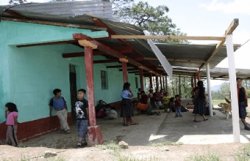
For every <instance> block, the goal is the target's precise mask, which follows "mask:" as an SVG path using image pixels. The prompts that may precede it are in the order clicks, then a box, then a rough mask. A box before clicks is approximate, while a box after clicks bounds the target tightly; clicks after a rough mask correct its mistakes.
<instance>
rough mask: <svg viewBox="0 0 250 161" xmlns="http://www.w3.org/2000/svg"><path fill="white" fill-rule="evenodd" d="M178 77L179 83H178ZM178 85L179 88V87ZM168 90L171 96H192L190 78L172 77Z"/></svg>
mask: <svg viewBox="0 0 250 161" xmlns="http://www.w3.org/2000/svg"><path fill="white" fill-rule="evenodd" d="M179 79H180V84H179ZM179 87H180V88H179ZM168 92H169V94H170V95H171V96H175V95H177V94H178V95H181V97H182V98H191V97H192V87H191V80H190V79H188V78H185V77H180V78H179V77H173V78H172V79H171V80H170V81H169V84H168Z"/></svg>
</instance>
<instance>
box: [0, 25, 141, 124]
mask: <svg viewBox="0 0 250 161" xmlns="http://www.w3.org/2000/svg"><path fill="white" fill-rule="evenodd" d="M8 23H10V22H4V25H3V23H2V22H1V23H0V107H1V108H0V122H2V121H4V110H3V109H4V108H3V107H4V104H5V103H6V102H8V101H13V102H15V103H16V104H17V105H18V108H19V111H20V116H19V122H25V121H31V120H36V119H39V118H44V117H48V116H49V110H48V101H49V99H50V98H51V96H52V90H53V89H54V88H61V89H62V92H63V96H64V97H65V98H66V101H67V102H68V106H70V85H69V64H74V65H76V69H77V87H78V88H86V79H85V68H84V59H83V57H79V58H72V59H63V58H62V53H66V52H79V51H83V49H81V48H79V47H76V46H73V45H50V46H37V47H26V48H16V47H14V46H13V45H9V44H13V43H14V42H18V43H20V44H21V43H27V42H31V41H29V39H28V38H24V41H23V39H21V38H20V37H19V36H18V35H17V39H11V40H9V39H7V37H14V35H15V34H16V33H19V32H17V31H15V33H12V32H11V31H12V28H11V27H13V26H14V27H15V29H16V30H19V27H16V26H15V25H14V24H13V23H12V22H11V23H10V24H9V25H10V26H9V28H6V27H8ZM21 25H22V24H21ZM24 26H26V29H25V27H24ZM24 26H22V27H21V30H22V32H21V31H20V32H21V35H25V33H26V34H28V35H30V39H31V38H32V36H31V35H32V34H30V33H33V30H32V29H31V28H29V25H27V24H24ZM31 26H33V24H31ZM41 26H42V27H44V25H41ZM3 27H4V28H3ZM37 27H38V28H39V25H38V26H37ZM47 27H48V26H47ZM52 28H54V27H53V26H52ZM3 29H4V30H3ZM24 29H25V30H24ZM66 29H67V28H66ZM66 29H64V30H66ZM60 30H61V29H60ZM70 30H71V29H70ZM2 31H4V32H2ZM23 32H25V33H23ZM55 32H56V33H57V30H55ZM72 32H73V31H72ZM81 32H82V33H84V32H89V31H86V30H81ZM53 33H54V32H53V31H51V33H50V34H53ZM98 34H99V33H98ZM6 35H9V36H6ZM71 35H72V33H71ZM43 36H44V35H43ZM47 36H48V37H47V38H46V36H44V38H43V40H45V39H46V41H49V39H51V38H54V39H57V38H58V37H57V34H56V35H54V36H51V35H47ZM41 37H42V35H41ZM34 38H37V39H38V37H36V35H34ZM59 38H62V37H60V36H59ZM62 39H63V38H62ZM32 41H33V40H32ZM37 41H38V42H40V39H38V40H37ZM95 59H96V60H98V59H103V58H101V57H95ZM105 65H107V64H98V65H95V66H94V81H95V100H96V101H98V100H100V99H103V100H105V101H107V102H115V101H119V100H120V93H121V89H122V84H123V82H122V72H120V71H119V70H118V69H107V68H106V66H105ZM108 65H110V64H108ZM101 70H105V71H107V72H108V78H109V79H108V80H109V84H108V86H109V88H108V89H107V90H102V89H101V82H100V79H101V78H100V71H101ZM135 77H136V76H135V75H134V74H132V75H129V80H130V82H131V84H132V88H133V89H134V93H136V89H135Z"/></svg>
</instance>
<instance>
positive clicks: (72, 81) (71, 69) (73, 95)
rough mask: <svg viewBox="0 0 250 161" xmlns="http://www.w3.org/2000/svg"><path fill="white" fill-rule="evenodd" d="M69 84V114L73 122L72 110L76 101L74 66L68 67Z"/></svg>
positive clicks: (73, 114)
mask: <svg viewBox="0 0 250 161" xmlns="http://www.w3.org/2000/svg"><path fill="white" fill-rule="evenodd" d="M69 82H70V99H71V111H72V112H71V114H72V119H73V122H74V121H75V113H74V112H73V108H74V107H75V102H76V100H77V98H76V97H77V85H76V66H75V65H72V64H70V65H69Z"/></svg>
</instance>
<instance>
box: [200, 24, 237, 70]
mask: <svg viewBox="0 0 250 161" xmlns="http://www.w3.org/2000/svg"><path fill="white" fill-rule="evenodd" d="M238 25H239V19H234V20H233V21H232V22H231V24H230V25H229V27H228V28H227V30H226V31H225V36H224V38H223V39H222V40H221V41H220V42H219V43H218V44H217V45H216V47H215V49H214V51H213V52H212V53H211V55H210V57H209V58H208V59H207V61H206V63H208V62H210V61H211V59H212V58H213V57H214V56H215V55H216V54H217V53H218V51H219V50H220V48H221V47H222V46H223V45H224V43H225V41H226V36H227V35H230V34H232V33H233V31H234V30H235V29H236V28H237V26H238ZM206 63H203V64H202V65H201V66H200V69H201V68H202V67H203V66H204V65H206Z"/></svg>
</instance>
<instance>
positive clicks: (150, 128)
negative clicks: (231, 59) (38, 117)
mask: <svg viewBox="0 0 250 161" xmlns="http://www.w3.org/2000/svg"><path fill="white" fill-rule="evenodd" d="M135 120H136V121H137V122H138V123H139V125H136V126H129V127H123V126H121V120H120V119H117V120H98V124H99V125H100V127H101V129H102V132H103V135H104V138H105V144H104V145H97V146H95V147H86V148H76V147H75V144H76V132H75V129H74V127H72V129H71V134H63V133H61V132H60V131H55V132H52V133H50V134H47V135H43V136H41V137H38V138H34V139H31V140H29V141H26V142H22V143H20V147H19V148H15V147H10V146H5V145H1V146H0V160H1V161H2V160H3V161H9V160H10V161H18V160H20V161H26V160H27V161H29V160H31V161H40V160H42V161H43V160H49V161H50V160H51V161H52V160H53V161H54V160H57V161H68V160H69V161H218V160H222V161H247V160H250V145H249V144H248V143H247V144H234V143H226V144H223V143H220V140H216V141H214V140H213V141H214V143H212V144H207V142H206V141H208V140H209V139H211V138H209V136H207V137H206V135H207V134H209V135H213V136H220V137H224V135H228V134H230V133H231V131H232V127H231V119H229V120H225V119H224V115H223V114H222V113H220V112H218V111H217V112H216V116H214V117H213V118H209V121H206V122H200V123H193V122H192V114H191V113H190V112H187V113H183V117H182V118H174V114H173V113H170V114H165V113H162V114H161V115H160V116H146V115H140V116H136V117H135ZM242 134H243V135H244V136H247V135H248V134H249V132H248V131H243V130H242ZM185 136H189V138H188V139H187V140H189V141H190V139H191V140H192V137H193V138H195V139H196V140H198V142H199V143H201V144H196V143H193V144H190V143H185V139H184V140H183V138H185ZM200 136H203V137H201V138H199V137H200ZM204 136H205V137H204ZM117 137H119V138H122V140H124V141H126V142H127V143H128V144H129V148H128V149H121V148H120V147H119V146H118V145H117V144H116V143H115V142H116V138H117ZM225 137H227V136H225ZM247 139H248V138H247ZM182 141H183V142H184V143H182ZM217 141H218V142H219V143H217ZM203 142H204V144H203ZM209 142H210V140H209Z"/></svg>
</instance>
